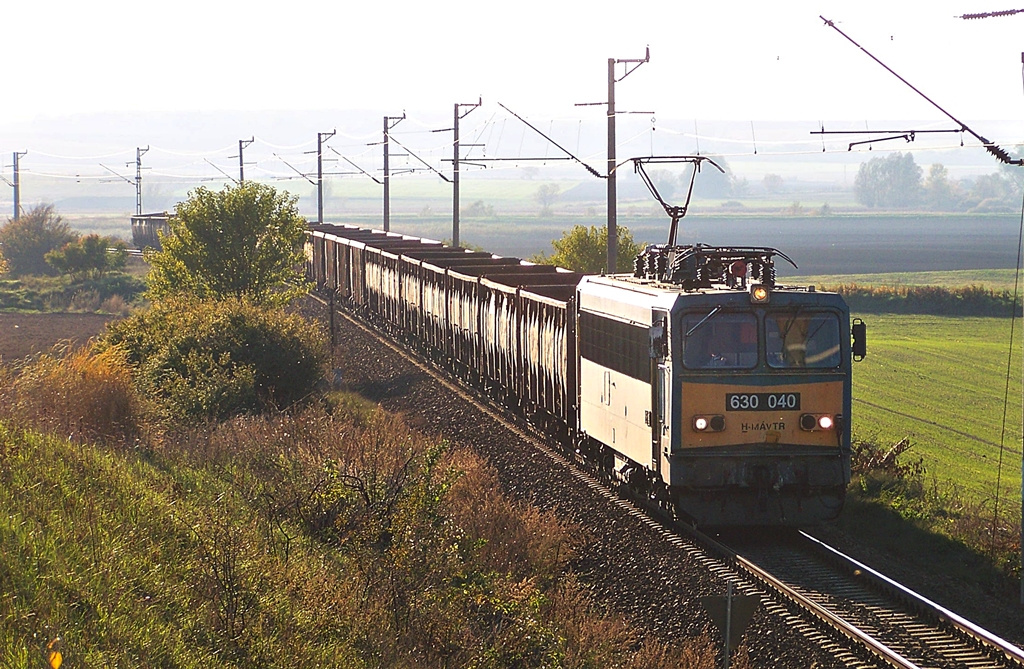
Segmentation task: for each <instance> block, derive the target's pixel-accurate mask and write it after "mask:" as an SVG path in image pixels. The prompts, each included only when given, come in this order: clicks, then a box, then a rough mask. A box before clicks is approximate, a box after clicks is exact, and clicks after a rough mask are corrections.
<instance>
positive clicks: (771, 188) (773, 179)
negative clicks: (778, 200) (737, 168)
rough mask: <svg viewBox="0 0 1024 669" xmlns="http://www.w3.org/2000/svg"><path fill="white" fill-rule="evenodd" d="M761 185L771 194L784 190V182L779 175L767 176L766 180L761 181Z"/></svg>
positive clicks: (765, 176)
mask: <svg viewBox="0 0 1024 669" xmlns="http://www.w3.org/2000/svg"><path fill="white" fill-rule="evenodd" d="M761 184H762V185H763V186H764V189H765V190H766V191H768V192H769V193H778V192H779V191H781V190H782V184H783V181H782V177H781V176H779V175H778V174H766V175H764V179H761Z"/></svg>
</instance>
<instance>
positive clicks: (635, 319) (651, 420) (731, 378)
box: [578, 247, 863, 526]
mask: <svg viewBox="0 0 1024 669" xmlns="http://www.w3.org/2000/svg"><path fill="white" fill-rule="evenodd" d="M682 248H689V249H693V248H694V247H682ZM696 248H697V249H698V250H699V255H698V254H692V253H691V255H690V256H689V258H690V260H692V261H693V262H692V263H691V265H692V266H695V267H697V268H700V267H707V265H709V264H712V267H713V268H717V267H727V268H730V269H729V270H727V271H721V272H717V273H712V272H708V273H705V274H704V275H703V276H702V277H700V278H699V280H697V279H696V278H694V276H693V274H690V275H688V276H689V277H691V279H690V280H689V281H685V280H684V281H666V280H665V278H666V277H665V276H664V272H661V273H659V275H656V276H632V277H630V276H621V275H619V276H612V277H588V278H587V279H585V280H584V282H581V284H580V287H579V300H578V304H579V306H578V308H579V311H580V321H579V331H578V336H579V338H580V356H579V357H580V363H579V364H580V376H579V378H580V427H581V429H582V430H583V431H584V432H585V433H586V434H587V435H588V436H589V437H590V438H593V439H596V440H597V441H599V442H600V443H601V444H603V445H604V446H605V447H606V448H607V449H608V450H609V451H611V452H612V453H613V454H614V465H613V468H614V474H615V475H617V476H618V477H619V479H620V480H622V481H623V482H625V483H629V484H631V485H636V482H637V481H639V482H641V484H642V486H643V487H644V488H645V490H644V491H645V492H650V493H651V494H652V496H655V497H659V498H661V499H663V500H664V501H665V502H666V504H670V505H671V506H672V507H673V508H674V509H675V510H676V511H677V512H678V513H679V514H680V515H682V516H685V517H687V518H689V519H691V520H693V521H695V522H698V523H701V524H704V525H720V526H726V525H780V524H781V525H794V526H799V525H810V524H814V523H817V522H820V521H823V520H829V519H832V518H835V517H836V516H837V515H838V513H839V512H840V510H841V508H842V506H843V499H844V496H845V490H846V485H847V484H848V483H849V480H850V420H849V417H850V371H851V358H852V354H853V353H854V351H853V350H852V348H851V329H850V319H849V311H848V309H847V307H846V304H845V302H844V301H843V299H842V297H841V296H839V295H838V294H835V293H826V292H820V291H815V290H814V289H813V288H789V287H782V286H777V285H775V284H774V281H773V276H772V275H773V272H772V275H769V274H768V273H767V272H766V269H765V268H768V267H770V260H771V255H770V253H778V252H776V251H774V249H767V250H766V249H742V250H737V249H709V248H708V247H696ZM658 250H659V251H662V252H664V249H658ZM769 252H770V253H769ZM695 255H696V257H694V256H695ZM677 257H678V255H677ZM702 263H703V264H702ZM738 263H739V264H738ZM679 264H680V263H678V262H675V265H676V266H678V265H679ZM740 264H742V265H743V266H744V267H743V268H740V266H739V265H740ZM663 265H664V266H668V267H671V266H672V265H671V264H669V263H663ZM751 265H754V266H755V267H754V268H753V271H751V269H752V268H751ZM741 271H742V272H744V277H745V276H747V273H748V272H749V273H754V274H758V275H759V278H762V279H770V281H758V282H752V284H751V285H749V286H748V285H746V281H737V280H736V277H737V275H739V274H740V272H741ZM715 278H719V279H721V280H720V281H718V280H714V279H715ZM602 338H603V339H604V340H605V342H606V343H605V344H604V346H603V350H601V348H602V347H601V346H600V345H598V344H596V341H595V340H600V339H602ZM859 339H860V341H863V333H862V332H861V333H860V338H859ZM641 344H643V348H645V349H646V351H645V352H646V356H644V357H645V359H644V360H643V361H642V362H640V361H638V360H637V358H633V362H632V364H630V365H625V364H622V363H621V362H620V363H618V364H614V363H615V359H616V357H617V356H619V355H623V356H626V357H631V356H632V354H631V353H630V350H633V351H635V350H636V349H638V348H640V347H641ZM630 416H634V417H635V418H633V419H632V420H631V419H630ZM641 419H642V420H641Z"/></svg>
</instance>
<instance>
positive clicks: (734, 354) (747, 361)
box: [682, 312, 757, 369]
mask: <svg viewBox="0 0 1024 669" xmlns="http://www.w3.org/2000/svg"><path fill="white" fill-rule="evenodd" d="M708 316H709V315H708V314H686V315H684V316H683V323H682V331H683V332H685V333H689V336H688V337H684V338H683V365H685V366H686V367H688V368H690V369H710V368H712V367H715V368H719V369H750V368H752V367H755V366H756V365H757V317H756V316H755V315H754V314H751V313H717V312H713V316H712V317H711V318H709V317H708Z"/></svg>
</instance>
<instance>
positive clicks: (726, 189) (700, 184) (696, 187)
mask: <svg viewBox="0 0 1024 669" xmlns="http://www.w3.org/2000/svg"><path fill="white" fill-rule="evenodd" d="M710 158H711V159H712V160H714V161H715V163H716V164H718V165H719V166H720V167H721V168H722V169H723V170H725V172H720V171H718V169H717V168H716V167H715V166H714V165H708V164H707V163H705V164H704V165H703V166H702V167H701V169H700V172H698V173H697V178H696V180H694V182H693V194H694V195H695V196H697V197H705V198H712V199H723V198H727V197H729V196H730V195H732V193H733V189H734V185H735V177H734V176H733V173H732V168H731V167H729V163H728V162H727V161H726V160H725V158H723V157H722V156H710ZM693 170H694V167H693V165H689V166H687V169H686V171H685V172H683V173H682V174H680V175H679V184H680V186H681V187H682V189H683V192H686V190H687V189H689V187H690V175H692V174H693Z"/></svg>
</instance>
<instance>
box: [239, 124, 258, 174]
mask: <svg viewBox="0 0 1024 669" xmlns="http://www.w3.org/2000/svg"><path fill="white" fill-rule="evenodd" d="M254 141H256V137H255V135H254V136H253V137H250V138H249V139H240V140H238V185H242V182H243V181H245V161H244V160H243V159H242V154H243V152H244V151H245V147H247V146H249V145H250V144H252V143H253V142H254Z"/></svg>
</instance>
